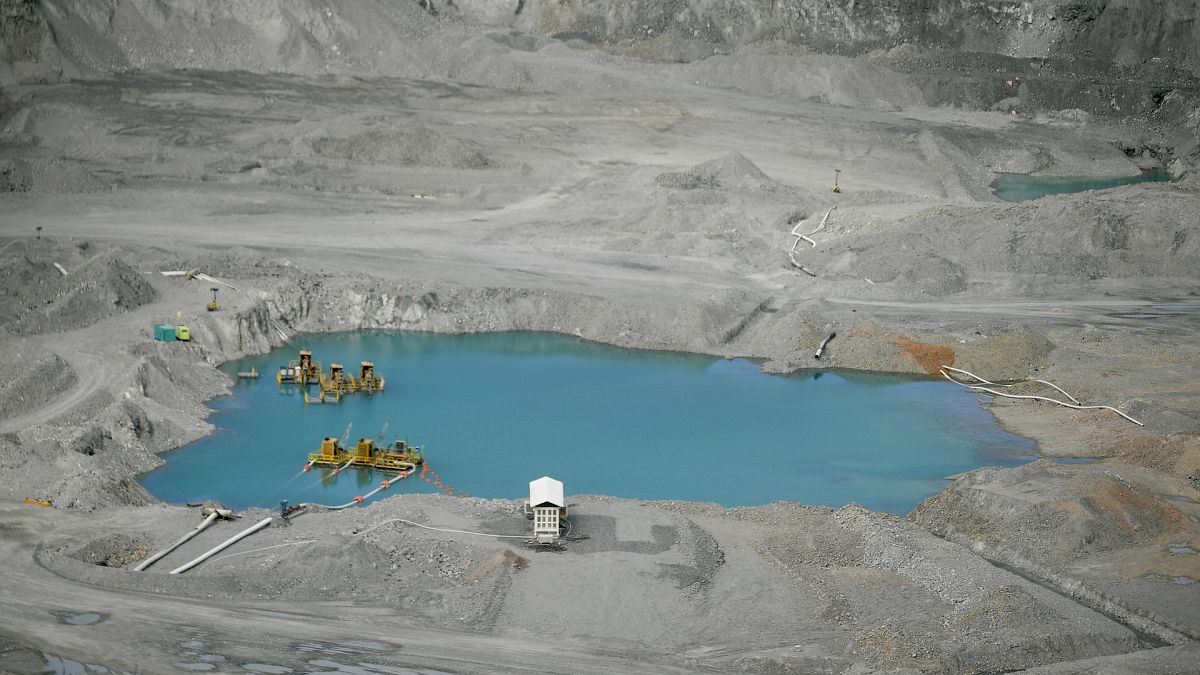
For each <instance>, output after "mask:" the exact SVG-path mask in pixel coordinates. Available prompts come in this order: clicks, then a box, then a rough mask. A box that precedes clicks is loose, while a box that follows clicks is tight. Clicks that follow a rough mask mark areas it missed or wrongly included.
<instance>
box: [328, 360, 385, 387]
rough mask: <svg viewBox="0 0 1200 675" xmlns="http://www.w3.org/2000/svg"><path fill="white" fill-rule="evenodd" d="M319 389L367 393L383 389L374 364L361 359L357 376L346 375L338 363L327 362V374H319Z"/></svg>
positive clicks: (381, 380) (381, 379)
mask: <svg viewBox="0 0 1200 675" xmlns="http://www.w3.org/2000/svg"><path fill="white" fill-rule="evenodd" d="M320 377H321V380H320V381H321V391H323V392H327V393H330V394H332V393H338V394H353V393H354V392H356V391H364V392H367V393H368V394H371V393H374V392H377V391H383V378H382V377H379V376H378V375H376V374H375V364H374V363H372V362H370V361H363V362H361V363H359V365H358V377H354V376H353V375H347V374H346V369H345V368H344V367H343V366H342V364H340V363H331V364H329V374H328V375H325V374H324V373H322V374H321V376H320Z"/></svg>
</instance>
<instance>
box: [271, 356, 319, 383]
mask: <svg viewBox="0 0 1200 675" xmlns="http://www.w3.org/2000/svg"><path fill="white" fill-rule="evenodd" d="M320 380H321V364H320V363H317V362H316V361H313V357H312V352H311V351H309V350H307V349H301V350H300V358H298V359H296V360H294V361H288V364H287V366H285V367H283V368H280V369H279V373H278V374H277V375H275V381H276V382H278V383H279V384H303V385H308V384H315V383H317V382H319V381H320Z"/></svg>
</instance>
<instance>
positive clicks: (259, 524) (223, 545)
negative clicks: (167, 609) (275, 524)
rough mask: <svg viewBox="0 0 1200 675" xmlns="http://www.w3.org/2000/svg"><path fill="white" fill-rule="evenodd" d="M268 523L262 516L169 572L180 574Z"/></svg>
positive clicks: (269, 521) (269, 522) (269, 520)
mask: <svg viewBox="0 0 1200 675" xmlns="http://www.w3.org/2000/svg"><path fill="white" fill-rule="evenodd" d="M270 524H271V519H270V518H263V519H262V520H260V521H258V522H257V523H255V524H254V525H251V526H250V527H248V528H246V529H244V530H242V531H241V532H238V533H237V534H235V535H233V536H232V537H230V538H228V539H226V540H225V541H223V542H221V543H220V544H217V545H216V546H215V547H214V548H213V549H212V550H210V551H208V552H207V553H205V554H204V555H202V556H200V557H198V558H196V559H195V560H193V561H191V562H189V563H187V564H185V565H181V566H179V567H176V568H175V569H173V570H171V574H182V573H184V572H186V571H188V570H190V569H192V568H193V567H195V566H196V565H199V564H200V563H202V562H204V561H205V560H208V559H209V558H211V557H213V556H214V555H216V554H218V553H220V552H221V551H224V550H225V549H227V548H229V547H230V546H233V545H234V544H236V543H238V542H239V541H241V540H243V539H245V538H246V537H249V536H250V535H252V534H254V533H255V532H258V531H259V530H261V529H263V528H264V527H266V526H268V525H270Z"/></svg>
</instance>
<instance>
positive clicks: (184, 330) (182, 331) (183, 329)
mask: <svg viewBox="0 0 1200 675" xmlns="http://www.w3.org/2000/svg"><path fill="white" fill-rule="evenodd" d="M175 339H176V340H180V341H182V342H188V341H190V340H191V339H192V331H191V330H189V329H188V327H187V326H175Z"/></svg>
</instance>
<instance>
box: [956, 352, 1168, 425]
mask: <svg viewBox="0 0 1200 675" xmlns="http://www.w3.org/2000/svg"><path fill="white" fill-rule="evenodd" d="M947 370H953V371H955V372H958V373H964V374H966V375H970V376H971V377H973V378H975V379H976V380H979V381H980V382H986V383H987V384H990V385H992V386H995V387H1011V386H1012V385H1011V384H994V383H992V382H988V381H987V380H985V379H983V378H982V377H979V376H978V375H975V374H974V373H969V372H967V371H965V370H959V369H958V368H951V367H950V366H942V368H941V373H942V377H944V378H946V379H947V380H950V381H951V382H953V383H954V384H957V385H961V386H963V387H966V388H967V389H970V390H972V391H982V392H986V393H989V394H992V395H993V396H999V397H1001V398H1016V399H1028V400H1034V401H1046V402H1048V403H1054V404H1057V405H1061V406H1062V407H1064V408H1071V409H1073V410H1111V411H1113V412H1115V413H1117V414H1118V415H1120V416H1121V417H1124V418H1125V419H1127V420H1129V421H1130V422H1133V423H1134V424H1136V425H1138V426H1139V427H1144V426H1146V425H1145V424H1142V423H1141V422H1139V421H1137V420H1135V419H1133V418H1132V417H1130V416H1129V415H1126V414H1125V413H1123V412H1121V411H1120V410H1117V409H1116V408H1114V407H1112V406H1110V405H1080V404H1079V401H1076V400H1075V397H1074V396H1071V395H1070V394H1068V393H1067V392H1065V391H1063V390H1062V389H1061V388H1060V387H1057V386H1055V385H1053V384H1050V383H1049V382H1046V381H1045V380H1033V381H1034V382H1040V383H1042V384H1047V385H1050V386H1051V387H1054V388H1055V389H1058V391H1060V392H1062V394H1063V395H1064V396H1066V397H1067V398H1069V399H1071V400H1072V401H1075V403H1074V404H1071V403H1067V402H1066V401H1059V400H1058V399H1053V398H1049V397H1047V396H1033V395H1022V394H1005V393H1004V392H999V391H996V390H995V389H988V388H987V387H980V386H976V385H971V384H966V383H965V382H959V381H958V380H956V379H954V378H953V377H950V374H949V373H947V372H946V371H947Z"/></svg>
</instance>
